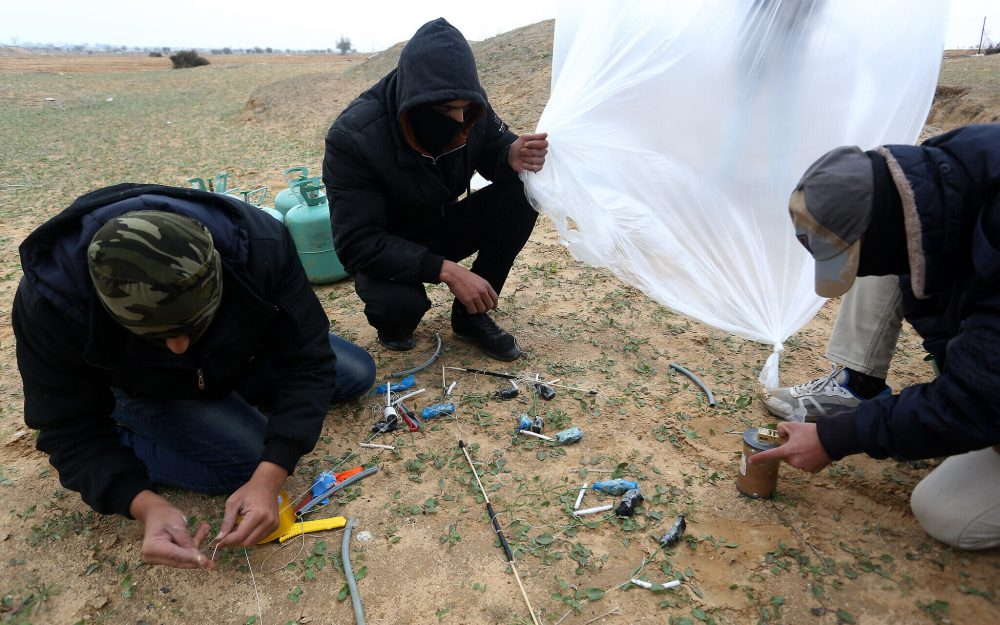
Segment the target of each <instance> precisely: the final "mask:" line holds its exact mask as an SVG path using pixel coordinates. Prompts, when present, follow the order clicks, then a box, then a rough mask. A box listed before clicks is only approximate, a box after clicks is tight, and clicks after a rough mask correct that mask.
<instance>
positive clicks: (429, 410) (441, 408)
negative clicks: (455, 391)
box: [420, 402, 455, 421]
mask: <svg viewBox="0 0 1000 625" xmlns="http://www.w3.org/2000/svg"><path fill="white" fill-rule="evenodd" d="M454 412H455V404H453V403H451V402H448V403H444V404H434V405H433V406H427V407H426V408H424V409H423V410H421V411H420V418H421V419H423V420H424V421H426V420H428V419H433V418H435V417H440V416H441V415H449V414H454Z"/></svg>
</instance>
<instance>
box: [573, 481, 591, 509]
mask: <svg viewBox="0 0 1000 625" xmlns="http://www.w3.org/2000/svg"><path fill="white" fill-rule="evenodd" d="M587 486H589V484H587V483H586V482H584V483H583V486H581V487H580V492H579V493H577V495H576V503H575V504H573V509H574V510H579V509H580V504H582V503H583V496H584V495H585V494H586V493H587Z"/></svg>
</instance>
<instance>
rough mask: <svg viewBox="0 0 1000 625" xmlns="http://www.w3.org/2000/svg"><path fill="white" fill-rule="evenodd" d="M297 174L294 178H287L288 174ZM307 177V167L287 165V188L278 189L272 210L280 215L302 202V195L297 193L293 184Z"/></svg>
mask: <svg viewBox="0 0 1000 625" xmlns="http://www.w3.org/2000/svg"><path fill="white" fill-rule="evenodd" d="M293 173H294V174H298V175H297V176H296V177H295V178H294V179H289V178H288V175H289V174H293ZM308 177H309V168H308V167H289V168H288V169H286V170H285V178H286V180H288V188H287V189H284V190H283V191H278V195H276V196H274V210H276V211H278V212H279V213H281V214H282V215H285V214H287V213H288V211H290V210H292V208H294V207H295V206H297V205H298V204H299V203H301V202H302V196H301V195H299V192H298V188H297V187H296V186H295V185H294V184H293V183H295V182H298V181H300V180H305V179H306V178H308Z"/></svg>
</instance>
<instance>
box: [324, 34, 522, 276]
mask: <svg viewBox="0 0 1000 625" xmlns="http://www.w3.org/2000/svg"><path fill="white" fill-rule="evenodd" d="M448 100H469V101H470V102H471V103H472V105H473V107H472V110H471V111H470V112H469V113H467V114H466V122H465V126H464V128H463V129H462V131H461V132H460V133H459V135H458V137H456V140H455V141H454V142H453V144H452V145H451V146H449V148H448V149H447V150H446V151H445V152H444V153H443V154H441V155H439V156H437V157H433V156H431V155H429V154H426V153H425V151H424V150H423V149H422V148H421V147H420V145H419V144H418V143H417V141H416V139H415V138H414V136H413V132H412V129H411V128H410V126H409V120H408V118H407V112H408V111H410V110H412V109H413V108H414V107H416V106H419V105H421V104H429V103H434V102H444V101H448ZM516 138H517V137H516V135H514V134H513V133H512V132H510V131H509V130H508V129H507V126H506V124H504V123H503V121H501V120H500V118H499V117H497V115H496V113H494V112H493V109H492V108H491V107H490V105H489V102H488V101H487V99H486V93H485V92H484V91H483V88H482V87H481V86H480V84H479V76H478V74H477V72H476V61H475V59H474V58H473V56H472V49H471V48H470V47H469V44H468V42H467V41H466V40H465V38H464V37H463V36H462V33H460V32H459V31H458V30H457V29H455V27H454V26H452V25H451V24H449V23H448V22H447V21H445V20H444V19H443V18H441V19H437V20H434V21H432V22H428V23H427V24H424V25H423V26H422V27H421V28H420V30H418V31H417V32H416V34H415V35H414V36H413V38H412V39H411V40H410V41H409V42H408V43H407V44H406V46H405V47H404V48H403V51H402V53H401V54H400V57H399V65H398V66H397V67H396V69H394V70H393V71H391V72H390V73H389V74H388V75H387V76H385V77H384V78H383V79H382V80H380V81H379V82H378V83H376V84H375V85H374V86H373V87H372V88H371V89H369V90H368V91H366V92H365V93H363V94H362V95H361V96H360V97H358V98H357V99H356V100H354V101H353V102H352V103H351V104H350V105H349V106H348V107H347V108H346V109H345V110H344V112H343V113H341V114H340V116H339V117H337V119H336V121H335V122H334V123H333V126H332V127H331V128H330V131H329V133H328V134H327V137H326V155H325V157H324V160H323V182H324V184H325V185H326V193H327V196H328V198H329V201H330V215H331V219H332V222H333V237H334V243H335V246H336V249H337V255H338V256H339V257H340V260H341V261H342V262H343V263H344V267H346V269H347V271H348V272H350V273H352V274H354V273H365V274H367V275H369V276H372V277H375V278H380V279H383V280H395V281H399V282H411V283H416V282H438V281H439V279H438V278H439V275H440V273H441V263H442V262H443V260H444V259H443V258H442V257H441V256H438V255H437V254H433V253H431V252H430V250H429V249H428V247H427V244H428V243H429V242H430V241H431V240H432V239H433V235H434V233H435V232H436V231H437V229H438V226H439V224H440V223H441V220H442V219H443V216H444V207H445V206H446V205H447V204H450V203H451V202H454V201H455V200H456V199H457V198H458V196H459V195H461V194H462V193H463V192H465V191H466V189H467V188H468V184H469V180H470V178H471V177H472V174H473V172H474V171H478V172H479V173H480V175H482V176H483V177H484V178H486V179H488V180H494V181H495V180H504V179H513V178H514V176H515V174H514V171H513V170H512V169H511V168H510V166H509V165H508V164H507V151H508V148H509V146H510V144H511V143H513V142H514V140H515V139H516Z"/></svg>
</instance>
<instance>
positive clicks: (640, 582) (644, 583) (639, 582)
mask: <svg viewBox="0 0 1000 625" xmlns="http://www.w3.org/2000/svg"><path fill="white" fill-rule="evenodd" d="M628 581H630V582H632V583H633V584H635V585H636V586H639V587H641V588H645V589H646V590H650V589H652V588H653V586H658V585H659V586H663V587H664V588H677V587H678V586H680V585H681V580H679V579H675V580H671V581H669V582H666V583H664V584H653V583H651V582H647V581H646V580H642V579H635V578H634V577H633V578H632V579H630V580H628Z"/></svg>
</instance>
